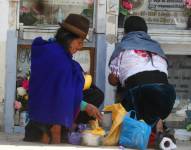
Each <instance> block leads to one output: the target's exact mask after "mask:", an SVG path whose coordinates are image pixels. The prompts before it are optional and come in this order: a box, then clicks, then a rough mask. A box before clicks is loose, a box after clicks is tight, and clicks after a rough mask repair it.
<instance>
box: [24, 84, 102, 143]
mask: <svg viewBox="0 0 191 150" xmlns="http://www.w3.org/2000/svg"><path fill="white" fill-rule="evenodd" d="M83 95H84V97H83V100H84V101H86V102H87V103H90V104H93V105H94V106H96V107H99V106H100V105H101V104H102V102H103V100H104V94H103V92H102V91H101V90H100V89H99V88H97V87H96V86H95V85H92V86H91V87H90V89H88V90H85V91H84V92H83ZM92 119H94V118H92V117H89V116H88V114H87V113H86V112H83V111H80V113H79V115H78V117H77V119H76V121H75V122H76V123H88V121H89V120H92ZM51 127H52V125H48V124H42V123H39V122H35V121H29V123H28V124H27V126H26V127H25V137H24V141H40V140H41V137H42V134H43V133H45V132H46V133H48V134H49V135H50V128H51ZM67 132H68V129H66V128H65V127H64V126H62V139H61V140H65V138H66V135H67Z"/></svg>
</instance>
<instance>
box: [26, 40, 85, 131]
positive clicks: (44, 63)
mask: <svg viewBox="0 0 191 150" xmlns="http://www.w3.org/2000/svg"><path fill="white" fill-rule="evenodd" d="M31 51H32V52H31V77H30V84H29V103H28V104H29V117H30V119H31V120H33V121H37V122H40V123H45V124H60V125H64V126H65V127H68V128H70V127H71V126H72V123H73V121H74V119H75V117H76V115H77V113H78V112H79V110H80V103H81V100H82V98H83V85H84V77H83V73H82V72H83V70H82V68H81V66H80V65H79V63H77V62H76V61H74V60H73V59H72V55H71V54H70V53H69V52H67V51H66V50H65V49H64V47H63V46H61V45H59V44H58V43H57V42H56V41H52V42H50V41H44V40H43V39H42V38H41V37H38V38H36V39H35V40H34V41H33V44H32V49H31Z"/></svg>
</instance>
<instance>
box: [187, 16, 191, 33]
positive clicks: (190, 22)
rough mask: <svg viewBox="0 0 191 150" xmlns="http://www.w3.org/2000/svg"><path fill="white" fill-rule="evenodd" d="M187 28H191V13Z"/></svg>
mask: <svg viewBox="0 0 191 150" xmlns="http://www.w3.org/2000/svg"><path fill="white" fill-rule="evenodd" d="M187 29H189V30H191V15H190V16H189V17H188V20H187Z"/></svg>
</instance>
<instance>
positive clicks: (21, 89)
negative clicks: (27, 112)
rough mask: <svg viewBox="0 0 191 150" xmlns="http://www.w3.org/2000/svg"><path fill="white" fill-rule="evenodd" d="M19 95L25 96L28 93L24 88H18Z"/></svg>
mask: <svg viewBox="0 0 191 150" xmlns="http://www.w3.org/2000/svg"><path fill="white" fill-rule="evenodd" d="M17 94H18V95H19V96H24V95H25V94H27V91H26V90H25V89H24V88H23V87H18V88H17Z"/></svg>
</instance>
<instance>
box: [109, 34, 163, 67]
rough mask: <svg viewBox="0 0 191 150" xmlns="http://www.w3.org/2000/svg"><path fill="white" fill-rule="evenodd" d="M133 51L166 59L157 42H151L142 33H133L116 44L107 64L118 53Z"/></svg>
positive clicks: (148, 37) (149, 38) (146, 35)
mask: <svg viewBox="0 0 191 150" xmlns="http://www.w3.org/2000/svg"><path fill="white" fill-rule="evenodd" d="M134 49H136V50H145V51H149V52H152V53H156V54H158V55H159V56H161V57H163V58H165V59H167V58H166V56H165V54H164V52H163V50H162V49H161V47H160V44H159V43H158V42H157V41H154V40H152V39H151V37H150V36H149V35H148V34H147V33H146V32H144V31H133V32H129V33H128V34H127V35H125V36H124V37H123V38H122V40H121V42H120V43H118V44H116V48H115V50H114V52H113V54H112V56H111V58H110V61H109V64H110V63H111V61H112V60H113V59H114V58H115V57H117V56H118V55H119V53H120V52H122V51H125V50H134Z"/></svg>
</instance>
